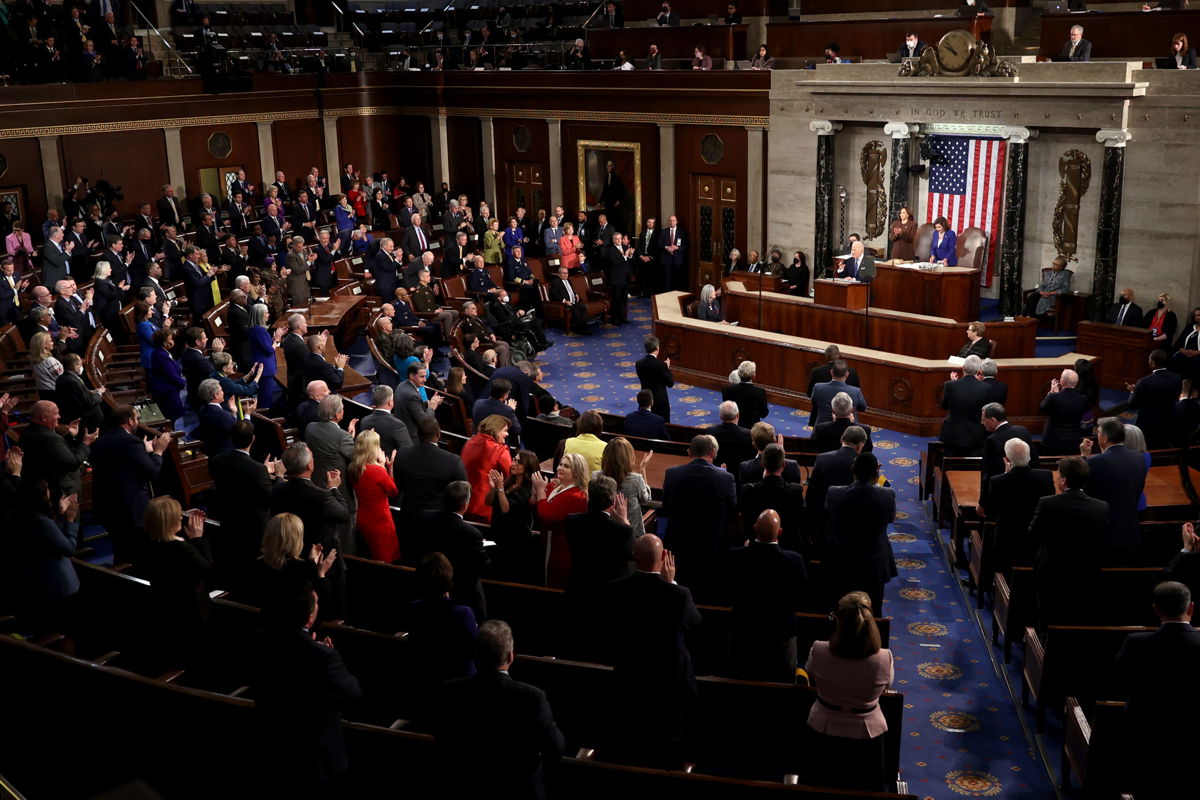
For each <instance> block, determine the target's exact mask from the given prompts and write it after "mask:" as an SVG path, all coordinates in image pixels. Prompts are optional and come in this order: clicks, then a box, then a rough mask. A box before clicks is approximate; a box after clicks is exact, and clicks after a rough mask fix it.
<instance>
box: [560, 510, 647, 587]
mask: <svg viewBox="0 0 1200 800" xmlns="http://www.w3.org/2000/svg"><path fill="white" fill-rule="evenodd" d="M632 513H635V514H636V513H637V510H636V509H634V511H633V512H632ZM565 527H566V531H567V546H568V547H569V548H570V550H571V571H570V572H569V573H568V574H567V584H566V590H567V592H568V593H570V594H573V595H575V596H576V597H578V598H579V599H581V600H583V601H584V602H587V600H589V599H596V595H597V594H598V593H599V592H600V591H601V590H603V589H604V588H605V587H606V586H608V584H609V583H611V582H612V581H615V580H617V579H618V578H624V577H625V576H626V575H627V574H629V559H630V557H631V556H630V554H631V551H632V549H633V528H631V527H629V526H628V525H625V524H624V523H621V522H618V521H617V520H616V519H614V518H613V517H612V516H610V515H609V514H607V513H605V512H603V511H588V512H585V513H582V514H571V515H569V516H568V517H567V519H566V526H565Z"/></svg>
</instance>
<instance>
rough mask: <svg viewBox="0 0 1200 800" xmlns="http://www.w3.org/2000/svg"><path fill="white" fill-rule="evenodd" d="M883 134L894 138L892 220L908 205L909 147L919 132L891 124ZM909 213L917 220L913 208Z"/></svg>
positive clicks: (903, 124)
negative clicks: (902, 207) (901, 208)
mask: <svg viewBox="0 0 1200 800" xmlns="http://www.w3.org/2000/svg"><path fill="white" fill-rule="evenodd" d="M883 132H884V134H885V135H887V136H890V137H892V153H891V157H892V169H891V179H892V180H891V185H890V186H889V187H888V218H889V219H890V220H891V219H896V218H897V217H898V216H899V215H900V207H901V206H907V205H908V183H909V180H908V146H909V143H910V142H912V137H913V134H915V133H916V132H917V126H916V125H910V124H909V123H907V122H889V123H888V124H887V125H884V126H883ZM908 211H909V216H910V217H913V218H914V219H915V218H916V214H915V213H913V209H912V206H909V208H908ZM887 257H888V258H891V257H892V241H891V239H889V240H888V246H887Z"/></svg>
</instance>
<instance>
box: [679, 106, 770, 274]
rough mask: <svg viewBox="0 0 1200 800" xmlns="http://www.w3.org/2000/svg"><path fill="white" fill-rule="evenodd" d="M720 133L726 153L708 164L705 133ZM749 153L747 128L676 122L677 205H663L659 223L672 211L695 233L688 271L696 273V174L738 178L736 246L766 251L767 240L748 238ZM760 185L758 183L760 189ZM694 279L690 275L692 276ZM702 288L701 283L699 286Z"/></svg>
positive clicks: (691, 234) (735, 225) (697, 227)
mask: <svg viewBox="0 0 1200 800" xmlns="http://www.w3.org/2000/svg"><path fill="white" fill-rule="evenodd" d="M709 135H716V136H718V137H720V139H721V142H722V143H723V144H724V155H722V157H721V159H720V161H718V162H717V163H716V164H707V163H705V161H704V159H703V158H701V156H700V146H701V142H703V141H704V137H706V136H709ZM747 153H748V137H747V135H746V129H745V128H733V127H726V126H715V125H714V126H708V125H677V126H675V208H674V209H671V210H668V209H665V208H664V209H663V212H662V216H660V217H659V219H660V222H659V225H660V226H663V225H666V218H667V216H668V215H670V214H677V215H678V216H679V222H680V224H681V225H683V229H684V231H685V232H686V233H688V234H689V235H690V236H691V240H692V247H691V248H690V249H689V250H688V251H687V257H688V275H689V276H692V275H694V274H695V272H696V269H695V266H696V263H697V262H696V243H697V241H698V239H697V231H699V229H700V220H699V219H697V218H696V216H695V213H694V212H695V205H696V204H695V199H696V198H695V187H696V176H698V175H711V176H714V177H725V178H731V179H733V180H734V181H736V182H737V188H738V197H739V202H738V204H737V217H736V219H735V221H734V230H735V232H736V235H735V236H734V246H735V247H737V248H738V249H739V250H741V251H742V252H743V253H746V252H747V251H749V250H758V251H759V252H760V253H761V252H762V249H763V246H764V243H763V242H747V241H746V231H747V228H746V225H747V219H748V218H747V215H746V205H747V203H746V198H747V197H748V195H747V192H748V191H750V187H749V186H748V185H747V183H746V157H747ZM757 188H758V187H755V189H756V190H757ZM689 279H690V278H689ZM695 288H697V289H699V287H695Z"/></svg>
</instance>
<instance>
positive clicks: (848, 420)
mask: <svg viewBox="0 0 1200 800" xmlns="http://www.w3.org/2000/svg"><path fill="white" fill-rule="evenodd" d="M829 407H830V409H831V410H832V412H833V419H831V420H830V421H829V422H822V423H821V424H820V425H818V426H817V427H815V428H813V434H812V439H813V442H814V446H815V447H816V450H817V452H818V453H828V452H830V451H832V450H837V449H838V448H839V447H841V446H842V444H841V442H842V433H844V432H845V430H846V428H849V427H850V426H851V425H857V424H858V423H857V422H855V420H854V400H853V399H851V397H850V395H848V394H846V393H845V392H838V393H837V394H835V395H834V396H833V400H831V401H829ZM860 427H862V429H863V431H865V432H866V434H867V443H866V444H865V445H864V446H863V452H864V453H869V452H871V449H872V444H871V432H870V430H868V429H867V426H865V425H863V426H860Z"/></svg>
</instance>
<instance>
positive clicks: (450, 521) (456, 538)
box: [420, 481, 491, 619]
mask: <svg viewBox="0 0 1200 800" xmlns="http://www.w3.org/2000/svg"><path fill="white" fill-rule="evenodd" d="M470 502H471V484H469V483H467V482H466V481H452V482H451V483H449V484H448V485H447V486H446V489H445V491H444V492H443V493H442V510H441V511H426V512H425V513H424V514H423V515H422V517H421V519H422V522H423V524H422V526H421V529H422V531H423V535H422V537H421V540H422V543H421V547H420V554H421V555H425V554H427V553H434V552H437V553H441V554H442V555H444V556H445V557H446V558H447V559H449V561H450V565H451V566H452V567H453V568H454V589H453V590H452V592H451V594H450V596H451V597H452V598H453V599H454V600H455V601H456V602H458V603H462V604H463V605H465V606H470V608H471V610H472V611H474V612H475V618H476V619H486V618H487V599H486V598H485V597H484V594H483V582H482V581H481V580H480V578H481V577H482V576H483V572H484V570H486V569H487V568H488V567H489V566H490V565H491V559H490V558H489V557H488V554H487V552H486V551H485V550H484V549H483V534H481V533H480V532H479V529H478V528H476V527H475V526H474V525H472V524H471V523H469V522H467V521H466V520H465V519H463V514H465V513H466V511H467V506H468V505H469V504H470Z"/></svg>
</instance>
